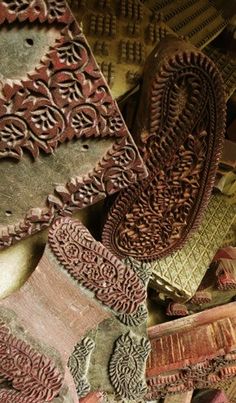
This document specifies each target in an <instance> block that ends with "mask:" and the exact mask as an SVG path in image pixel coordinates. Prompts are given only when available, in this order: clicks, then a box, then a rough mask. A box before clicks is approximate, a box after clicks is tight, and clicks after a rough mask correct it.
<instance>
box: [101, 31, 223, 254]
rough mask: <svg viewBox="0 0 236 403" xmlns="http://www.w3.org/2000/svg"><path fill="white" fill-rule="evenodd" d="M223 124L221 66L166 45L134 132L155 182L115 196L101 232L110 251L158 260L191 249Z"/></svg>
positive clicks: (151, 63)
mask: <svg viewBox="0 0 236 403" xmlns="http://www.w3.org/2000/svg"><path fill="white" fill-rule="evenodd" d="M224 119H225V99H224V91H223V83H222V79H221V76H220V74H219V72H218V70H217V68H216V67H215V65H214V64H213V63H212V62H211V61H210V59H208V58H207V57H206V56H205V55H203V54H202V53H201V52H200V51H198V50H197V49H195V48H193V47H192V46H191V45H189V44H188V43H185V42H184V41H180V40H177V39H175V38H169V37H168V38H166V39H164V40H163V41H162V42H161V43H160V45H159V46H158V47H157V49H156V50H155V51H153V53H152V54H151V56H150V57H149V60H148V62H147V64H146V74H145V76H144V81H143V88H142V95H141V101H140V105H139V110H138V113H137V118H136V121H135V127H134V133H135V136H136V142H137V144H138V146H139V149H140V151H141V153H142V156H143V158H144V160H145V162H146V164H147V167H148V170H149V177H148V178H147V179H145V180H143V181H139V182H138V184H135V185H132V186H130V187H129V189H127V190H126V189H125V190H123V191H121V192H120V193H119V195H118V196H117V198H116V200H115V202H114V203H113V205H112V207H111V209H110V211H109V213H108V217H107V221H106V223H105V226H104V230H103V243H104V245H105V246H106V247H107V248H109V249H110V250H111V251H112V252H113V253H115V254H116V255H117V256H119V257H124V256H127V255H128V256H132V257H134V258H135V259H137V260H155V259H157V258H160V257H162V256H165V255H168V254H170V253H172V252H173V251H174V250H177V249H179V248H180V247H181V246H182V245H183V244H184V242H186V240H187V239H188V237H189V235H190V234H191V232H192V231H193V230H195V229H196V228H197V226H198V225H199V223H200V220H201V217H202V214H203V211H204V209H205V208H206V206H207V203H208V200H209V197H210V194H211V191H212V188H213V184H214V179H215V174H216V169H217V164H218V161H219V158H220V154H221V149H222V141H223V133H224V125H225V123H224Z"/></svg>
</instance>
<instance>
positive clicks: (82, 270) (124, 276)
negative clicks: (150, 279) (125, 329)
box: [49, 217, 146, 314]
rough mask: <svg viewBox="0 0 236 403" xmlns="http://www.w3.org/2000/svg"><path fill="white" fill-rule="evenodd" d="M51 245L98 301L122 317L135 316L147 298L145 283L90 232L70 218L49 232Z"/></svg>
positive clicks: (64, 219) (69, 269) (61, 261)
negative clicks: (126, 315)
mask: <svg viewBox="0 0 236 403" xmlns="http://www.w3.org/2000/svg"><path fill="white" fill-rule="evenodd" d="M49 245H50V247H51V249H52V251H53V253H54V254H55V256H56V257H57V259H58V260H59V262H60V263H62V265H63V266H64V268H65V269H66V270H67V271H68V272H69V274H70V275H71V276H72V277H73V278H74V279H75V280H77V281H78V282H79V283H80V284H81V285H83V286H84V287H86V288H88V289H89V290H90V291H93V292H94V294H95V296H96V298H97V299H98V300H99V301H101V302H103V303H104V304H105V305H107V306H108V307H110V308H112V309H113V310H115V311H116V312H118V313H121V314H134V313H135V312H137V310H138V308H139V306H140V304H142V303H143V302H144V300H145V298H146V291H145V287H144V284H143V282H142V281H141V280H140V279H139V277H138V276H137V274H136V273H135V272H134V271H133V270H132V269H131V268H129V267H127V266H125V265H124V264H123V263H121V262H120V261H119V260H118V259H117V258H116V257H115V256H113V255H112V254H111V253H110V252H109V251H108V250H106V248H104V246H103V245H102V244H101V243H100V242H96V241H95V240H94V239H93V237H92V236H91V234H90V233H89V231H88V230H87V229H86V228H85V227H84V226H83V225H82V224H81V223H80V221H79V220H73V219H70V218H68V217H65V218H59V219H57V220H56V221H55V222H54V224H53V225H52V227H51V228H50V230H49Z"/></svg>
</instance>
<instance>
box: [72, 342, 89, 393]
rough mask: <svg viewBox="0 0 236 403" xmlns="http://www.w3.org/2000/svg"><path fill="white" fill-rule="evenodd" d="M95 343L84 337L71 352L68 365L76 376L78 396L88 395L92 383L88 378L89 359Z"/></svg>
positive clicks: (74, 376)
mask: <svg viewBox="0 0 236 403" xmlns="http://www.w3.org/2000/svg"><path fill="white" fill-rule="evenodd" d="M94 347H95V343H94V341H93V340H92V339H90V338H89V337H86V338H84V339H83V340H82V341H80V342H79V343H78V344H77V345H76V346H75V348H74V351H73V353H72V354H71V356H70V358H69V361H68V367H69V369H70V371H71V374H72V376H73V378H74V382H75V386H76V390H77V395H78V397H79V398H80V397H83V396H86V395H87V394H88V393H89V391H90V385H89V382H88V380H87V372H88V369H89V361H90V357H91V353H92V351H93V349H94Z"/></svg>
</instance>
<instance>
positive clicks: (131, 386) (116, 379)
mask: <svg viewBox="0 0 236 403" xmlns="http://www.w3.org/2000/svg"><path fill="white" fill-rule="evenodd" d="M149 352H150V343H149V341H148V340H147V339H145V338H140V339H139V338H137V337H135V336H133V335H132V333H131V332H129V333H126V334H123V335H122V336H120V337H119V338H118V339H117V340H116V344H115V348H114V352H113V354H112V356H111V359H110V363H109V377H110V381H111V384H112V386H113V387H114V389H115V391H116V393H117V395H118V396H119V397H122V398H125V399H137V398H139V397H141V396H142V395H143V394H144V393H145V392H146V384H145V381H144V379H145V363H146V359H147V357H148V354H149Z"/></svg>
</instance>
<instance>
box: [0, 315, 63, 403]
mask: <svg viewBox="0 0 236 403" xmlns="http://www.w3.org/2000/svg"><path fill="white" fill-rule="evenodd" d="M0 376H1V377H2V378H3V379H5V380H6V381H10V382H11V384H12V388H13V390H12V389H11V390H9V389H7V390H6V389H0V400H1V402H4V403H12V402H13V401H14V402H16V403H44V402H50V401H52V400H53V398H54V397H56V396H57V395H58V393H59V391H60V389H61V387H62V383H63V376H62V374H61V373H60V371H59V370H58V369H57V368H56V366H55V364H54V363H53V362H52V360H51V359H49V358H48V357H46V356H45V355H42V354H40V353H38V352H37V351H36V350H34V349H33V348H31V347H30V345H29V344H27V343H26V342H25V341H23V340H21V339H19V338H17V337H15V336H14V335H13V334H12V333H11V331H10V329H9V328H8V326H7V325H6V324H5V323H4V322H3V321H2V320H0ZM4 399H5V400H4Z"/></svg>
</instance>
